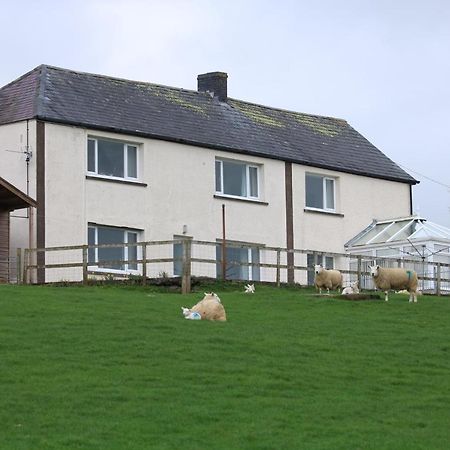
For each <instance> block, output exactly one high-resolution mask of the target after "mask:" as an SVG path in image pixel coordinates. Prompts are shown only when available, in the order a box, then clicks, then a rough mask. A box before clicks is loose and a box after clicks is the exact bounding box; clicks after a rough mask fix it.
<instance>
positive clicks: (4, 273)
mask: <svg viewBox="0 0 450 450" xmlns="http://www.w3.org/2000/svg"><path fill="white" fill-rule="evenodd" d="M8 259H9V211H2V210H0V283H7V282H8V281H9V280H8V278H9V263H8Z"/></svg>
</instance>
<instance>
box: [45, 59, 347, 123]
mask: <svg viewBox="0 0 450 450" xmlns="http://www.w3.org/2000/svg"><path fill="white" fill-rule="evenodd" d="M43 66H45V67H46V68H48V69H54V70H60V71H62V72H70V73H76V74H80V75H89V76H93V77H96V78H102V79H108V80H116V81H121V82H127V83H135V84H145V85H147V86H156V87H162V88H167V89H173V90H176V91H184V92H192V93H194V94H202V95H204V94H206V92H202V91H197V90H195V89H186V88H182V87H181V88H180V87H176V86H169V85H167V84H159V83H151V82H149V81H140V80H132V79H130V78H122V77H114V76H110V75H102V74H99V73H93V72H84V71H79V70H73V69H65V68H63V67H57V66H51V65H47V64H45V65H44V64H43ZM207 95H209V94H207ZM228 99H229V100H234V101H237V102H241V103H246V104H248V105H252V106H258V107H260V108H266V109H271V110H274V111H282V112H287V113H291V114H301V115H304V116H309V117H317V118H320V119H331V120H338V121H341V122H344V123H346V124H348V122H347V121H346V120H345V119H342V118H340V117H332V116H323V115H320V114H310V113H304V112H299V111H293V110H290V109H285V108H277V107H273V106H268V105H263V104H261V103H254V102H249V101H246V100H241V99H236V98H233V97H228ZM225 103H226V102H225Z"/></svg>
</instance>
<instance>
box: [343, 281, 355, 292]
mask: <svg viewBox="0 0 450 450" xmlns="http://www.w3.org/2000/svg"><path fill="white" fill-rule="evenodd" d="M350 294H359V287H358V280H356V281H354V282H353V283H351V284H350V286H347V287H345V288H344V289H343V291H342V295H350Z"/></svg>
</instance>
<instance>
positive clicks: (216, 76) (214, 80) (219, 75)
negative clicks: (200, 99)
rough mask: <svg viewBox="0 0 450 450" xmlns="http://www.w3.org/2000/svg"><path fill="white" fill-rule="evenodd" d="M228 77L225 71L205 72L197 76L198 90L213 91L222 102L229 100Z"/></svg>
mask: <svg viewBox="0 0 450 450" xmlns="http://www.w3.org/2000/svg"><path fill="white" fill-rule="evenodd" d="M227 78H228V75H227V74H226V73H225V72H209V73H203V74H201V75H199V76H198V77H197V86H198V88H197V90H198V91H199V92H211V93H213V94H214V97H217V98H218V99H219V100H220V101H221V102H226V101H227Z"/></svg>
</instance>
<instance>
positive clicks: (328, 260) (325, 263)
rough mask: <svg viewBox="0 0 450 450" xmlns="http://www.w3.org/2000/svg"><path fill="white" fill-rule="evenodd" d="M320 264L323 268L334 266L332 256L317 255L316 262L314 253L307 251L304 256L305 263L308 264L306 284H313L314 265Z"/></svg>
mask: <svg viewBox="0 0 450 450" xmlns="http://www.w3.org/2000/svg"><path fill="white" fill-rule="evenodd" d="M316 264H320V265H321V266H322V267H324V268H325V269H333V268H334V258H333V257H332V256H323V255H317V262H314V255H313V254H312V253H309V254H308V255H307V256H306V265H307V266H308V285H309V286H312V285H314V277H315V274H314V266H315V265H316Z"/></svg>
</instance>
